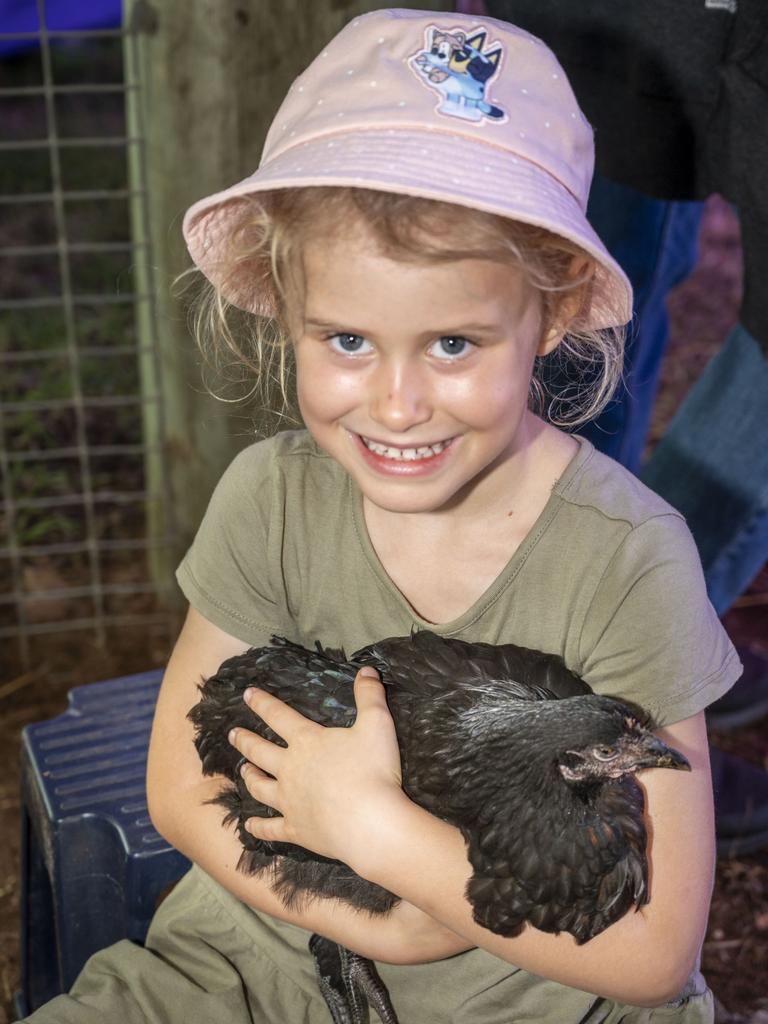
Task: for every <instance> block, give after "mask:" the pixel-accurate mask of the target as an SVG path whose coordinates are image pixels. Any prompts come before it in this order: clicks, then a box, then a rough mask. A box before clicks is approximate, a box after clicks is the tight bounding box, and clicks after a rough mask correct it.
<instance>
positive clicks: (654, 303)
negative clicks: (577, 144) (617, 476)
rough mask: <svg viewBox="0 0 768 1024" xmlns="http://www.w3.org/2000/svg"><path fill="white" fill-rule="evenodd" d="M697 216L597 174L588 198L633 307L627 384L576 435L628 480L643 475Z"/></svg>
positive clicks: (691, 206)
mask: <svg viewBox="0 0 768 1024" xmlns="http://www.w3.org/2000/svg"><path fill="white" fill-rule="evenodd" d="M701 213H702V203H698V202H668V201H665V200H660V199H651V198H650V197H649V196H645V195H643V194H642V193H640V192H636V191H635V190H634V189H632V188H628V187H627V186H625V185H618V184H616V183H615V182H613V181H609V180H608V179H607V178H603V177H602V176H601V175H595V180H594V182H593V183H592V190H591V192H590V194H589V206H588V207H587V217H588V219H589V221H590V223H591V224H592V226H593V227H594V229H595V231H597V233H598V235H599V236H600V238H601V239H602V241H603V244H604V245H605V247H606V248H607V249H608V251H609V252H610V254H611V255H612V256H613V258H614V259H615V260H616V262H617V263H618V264H619V265H620V266H621V267H622V268H623V270H624V272H625V274H626V275H627V277H628V278H629V280H630V281H631V282H632V288H633V290H634V293H635V307H634V317H633V320H632V324H631V325H630V327H629V328H628V329H627V341H626V348H625V353H624V381H623V383H622V384H621V385H620V386H619V389H618V391H617V393H616V396H615V397H614V398H613V399H612V400H611V402H610V403H609V404H608V406H607V407H606V408H605V410H604V411H603V412H602V413H601V414H600V415H599V416H598V418H597V419H596V420H593V421H592V422H591V423H589V424H587V425H586V426H585V427H581V428H580V429H579V433H580V434H582V435H583V436H585V437H588V438H589V440H590V441H591V442H592V443H593V444H594V445H595V447H596V448H599V449H600V451H602V452H605V454H606V455H610V456H611V458H612V459H616V461H617V462H620V463H621V464H622V466H626V467H627V469H629V470H631V471H632V472H633V473H637V472H638V470H639V469H640V459H641V456H642V454H643V449H644V447H645V441H646V438H647V436H648V428H649V426H650V422H651V413H652V411H653V403H654V401H655V399H656V391H657V389H658V385H659V371H660V369H661V360H662V356H663V355H664V351H665V349H666V347H667V336H668V320H667V309H666V298H667V294H668V293H669V292H670V291H671V289H672V288H674V287H675V285H677V284H679V283H680V282H681V281H683V280H684V279H685V278H686V277H687V276H688V274H690V272H691V270H692V269H693V267H694V266H695V264H696V257H697V246H696V239H697V234H698V229H699V222H700V221H701Z"/></svg>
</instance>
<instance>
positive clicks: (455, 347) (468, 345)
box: [432, 334, 473, 361]
mask: <svg viewBox="0 0 768 1024" xmlns="http://www.w3.org/2000/svg"><path fill="white" fill-rule="evenodd" d="M472 347H473V346H472V342H471V341H469V340H468V339H467V338H462V337H460V336H458V335H453V334H446V335H444V336H443V337H442V338H438V339H437V341H436V342H435V343H434V344H433V345H432V354H433V355H434V356H437V358H438V359H443V360H446V361H448V360H452V359H462V358H465V357H466V356H468V355H469V353H470V351H471V349H472Z"/></svg>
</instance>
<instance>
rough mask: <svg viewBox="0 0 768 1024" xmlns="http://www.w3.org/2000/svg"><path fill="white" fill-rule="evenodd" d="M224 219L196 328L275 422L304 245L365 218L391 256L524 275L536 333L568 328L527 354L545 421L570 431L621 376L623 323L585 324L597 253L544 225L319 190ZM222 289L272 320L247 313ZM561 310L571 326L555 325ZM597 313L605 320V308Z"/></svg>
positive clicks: (272, 195)
mask: <svg viewBox="0 0 768 1024" xmlns="http://www.w3.org/2000/svg"><path fill="white" fill-rule="evenodd" d="M227 215H228V224H229V244H228V245H227V247H226V251H227V257H226V264H225V265H223V266H217V268H216V271H217V276H218V278H219V280H220V281H222V282H223V284H222V288H221V291H219V290H217V289H215V288H214V287H213V285H210V284H209V285H207V287H205V288H204V289H203V291H202V292H201V294H200V295H199V296H198V297H197V300H196V302H195V303H194V305H193V307H192V324H193V332H194V335H195V338H196V339H197V342H198V345H199V346H200V349H201V351H202V353H203V355H204V358H205V362H206V365H207V366H208V367H209V368H210V369H213V370H215V371H216V373H217V374H218V375H219V379H223V380H224V381H225V382H226V383H227V384H228V385H231V384H233V383H235V384H237V385H239V386H241V387H242V385H243V384H245V383H246V382H247V383H248V386H247V387H246V389H245V393H243V394H240V395H239V396H238V398H250V397H254V396H256V397H257V398H258V400H259V402H260V404H261V406H262V408H263V409H264V410H266V411H270V412H272V413H273V414H277V416H278V417H283V418H287V419H293V418H294V417H295V399H294V397H293V390H294V383H293V363H292V358H291V354H292V349H291V345H290V330H289V319H290V311H291V309H292V308H296V307H295V306H294V303H297V302H300V301H301V298H302V286H303V282H302V280H301V259H300V254H301V250H302V247H303V245H304V244H305V243H306V242H307V241H309V240H313V239H316V238H323V237H325V238H327V237H329V234H330V235H334V234H335V235H338V234H339V233H340V232H342V231H343V232H349V231H350V230H351V229H352V228H353V227H354V226H355V224H364V225H367V226H368V227H369V228H370V229H371V230H372V231H373V232H374V234H375V237H376V239H377V241H378V242H379V244H380V245H381V248H382V252H383V253H384V254H385V255H387V256H389V257H391V258H395V259H402V260H413V261H414V262H448V261H452V260H459V259H478V258H482V259H490V260H498V261H500V262H503V263H508V264H510V266H514V267H516V268H519V269H520V270H521V271H522V272H523V274H524V275H525V276H526V278H527V280H528V281H529V282H530V284H531V285H533V287H534V288H536V289H537V290H538V292H539V293H540V295H541V302H542V337H543V336H544V335H545V334H546V333H547V332H548V331H549V330H551V329H553V328H557V326H558V324H560V326H562V327H564V328H565V333H564V335H563V338H562V340H561V341H560V343H559V344H558V345H557V346H556V348H555V349H554V351H553V352H551V353H550V354H549V355H547V356H544V357H537V358H536V361H535V365H534V373H533V377H532V380H531V387H530V398H529V406H530V408H531V409H532V410H533V411H534V412H536V413H538V414H539V415H541V416H543V417H544V418H546V419H547V420H549V422H551V423H553V424H555V425H556V426H562V427H568V428H573V427H576V426H579V425H581V424H583V423H586V422H587V421H588V420H591V419H593V418H594V417H595V416H596V415H597V414H598V413H599V412H600V411H601V410H602V409H603V408H604V406H605V405H606V404H607V402H608V401H609V399H610V397H611V395H612V393H613V391H614V389H615V387H616V385H617V383H618V381H619V380H620V378H621V371H622V358H623V346H624V331H623V328H608V329H603V330H595V329H592V328H589V327H587V323H588V314H589V313H590V310H591V308H592V304H593V302H594V301H595V296H594V289H593V279H594V272H595V264H594V260H593V259H592V257H590V256H589V255H588V254H587V253H586V252H584V250H582V249H581V248H580V247H579V246H577V245H576V244H575V243H573V242H571V241H569V240H568V239H565V238H562V237H560V236H559V235H556V234H554V233H552V232H550V231H547V230H545V229H544V228H539V227H535V226H533V225H530V224H524V223H521V222H519V221H513V220H510V219H508V218H506V217H500V216H498V215H496V214H492V213H486V212H484V211H481V210H477V209H473V208H470V207H463V206H459V205H457V204H453V203H445V202H441V201H438V200H433V199H423V198H418V197H414V196H408V195H401V194H398V193H392V192H382V191H375V190H372V189H363V188H341V187H324V186H311V187H304V188H291V189H278V190H275V191H273V192H269V193H259V194H257V195H252V196H247V197H243V198H242V199H237V200H233V201H232V202H231V204H230V206H229V207H228V210H227ZM224 294H227V295H230V296H234V297H236V298H237V302H238V304H239V305H242V306H244V307H250V308H252V309H257V308H260V309H262V310H265V311H268V313H269V315H262V314H260V313H252V312H245V311H244V310H243V309H241V308H239V307H238V306H236V305H234V304H233V303H232V302H231V301H228V300H227V299H225V298H224ZM566 307H567V310H568V313H567V321H568V322H567V324H561V323H560V322H561V319H562V317H563V311H564V309H565V308H566ZM601 312H602V313H603V314H604V315H605V314H606V313H607V316H606V317H605V318H606V319H607V320H610V318H611V315H612V313H613V312H614V311H611V310H601ZM614 318H615V319H616V320H617V321H618V320H619V319H620V316H619V314H616V315H615V317H614ZM233 371H234V372H233ZM212 390H213V389H212ZM218 397H226V396H224V395H222V394H221V393H220V392H219V394H218ZM276 398H277V402H276V401H275V399H276ZM228 400H230V401H234V400H238V399H232V398H230V399H228Z"/></svg>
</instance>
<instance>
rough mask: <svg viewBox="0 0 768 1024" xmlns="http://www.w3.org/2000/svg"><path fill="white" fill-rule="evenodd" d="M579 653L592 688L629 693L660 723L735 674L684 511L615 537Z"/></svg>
mask: <svg viewBox="0 0 768 1024" xmlns="http://www.w3.org/2000/svg"><path fill="white" fill-rule="evenodd" d="M581 660H582V675H583V676H584V678H585V679H586V681H587V682H588V683H589V685H590V686H591V687H592V689H593V690H595V691H596V692H598V693H604V694H609V695H611V696H615V697H619V698H624V699H627V700H631V701H634V702H635V703H637V704H639V705H641V706H642V707H643V708H644V709H645V710H646V711H647V712H649V713H650V714H651V715H652V717H653V719H654V720H655V722H656V723H657V724H658V725H671V724H672V723H674V722H679V721H681V720H682V719H684V718H688V717H690V716H691V715H694V714H696V713H697V712H699V711H702V710H703V709H704V708H706V707H707V706H708V705H709V704H711V703H712V702H713V701H714V700H716V699H717V698H718V697H720V696H722V694H723V693H725V692H726V691H727V690H729V689H730V687H731V686H732V685H733V684H734V682H735V681H736V680H737V679H738V678H739V676H740V675H741V671H742V667H741V663H740V661H739V659H738V656H737V655H736V651H735V649H734V647H733V645H732V644H731V641H730V639H729V638H728V635H727V633H726V632H725V630H724V629H723V626H722V624H721V623H720V621H719V619H718V617H717V614H716V612H715V610H714V608H713V607H712V605H711V604H710V601H709V598H708V597H707V591H706V586H705V582H704V576H703V573H702V569H701V563H700V561H699V556H698V551H697V549H696V545H695V543H694V540H693V538H692V536H691V534H690V531H689V530H688V527H687V526H686V525H685V521H684V520H683V519H682V518H681V517H679V516H677V515H674V514H669V515H660V516H656V517H654V518H652V519H649V520H647V521H646V522H644V523H642V524H641V525H639V526H636V527H634V528H633V529H632V530H630V531H629V533H628V534H627V535H626V537H625V538H624V540H623V541H622V543H621V544H620V545H619V547H618V549H617V550H616V552H615V554H614V556H613V558H612V559H611V561H610V563H609V565H608V566H607V568H606V570H605V572H604V574H603V576H602V579H601V581H600V583H599V585H598V587H597V589H596V591H595V594H594V598H593V600H592V603H591V606H590V608H589V611H588V613H587V616H586V618H585V621H584V626H583V630H582V638H581Z"/></svg>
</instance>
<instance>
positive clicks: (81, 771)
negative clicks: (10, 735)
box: [17, 670, 189, 1014]
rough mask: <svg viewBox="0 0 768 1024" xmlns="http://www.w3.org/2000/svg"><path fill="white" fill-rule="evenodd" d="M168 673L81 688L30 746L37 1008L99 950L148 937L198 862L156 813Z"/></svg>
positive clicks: (27, 897)
mask: <svg viewBox="0 0 768 1024" xmlns="http://www.w3.org/2000/svg"><path fill="white" fill-rule="evenodd" d="M161 678H162V672H161V671H159V670H158V671H153V672H144V673H141V674H139V675H134V676H123V677H121V678H117V679H109V680H107V681H105V682H100V683H92V684H90V685H87V686H78V687H76V688H75V689H73V690H71V691H70V693H69V706H68V707H67V709H66V711H64V712H63V714H61V715H59V716H58V717H56V718H53V719H50V720H49V721H47V722H37V723H35V724H33V725H29V726H27V727H26V729H25V730H24V733H23V743H22V764H21V781H22V811H23V813H22V880H21V885H22V892H21V932H22V935H21V978H22V988H21V992H20V993H19V996H18V998H17V1008H18V1009H19V1010H20V1012H22V1013H25V1014H26V1013H30V1012H31V1011H32V1010H34V1009H36V1008H37V1007H38V1006H40V1005H41V1004H42V1003H43V1002H46V1001H47V1000H48V999H51V998H52V997H53V996H55V995H57V994H58V993H59V992H62V991H66V990H67V989H68V988H70V986H71V985H72V983H73V981H74V980H75V978H76V977H77V975H78V974H79V972H80V970H81V968H82V967H83V965H84V964H85V961H86V960H87V959H88V957H89V956H91V955H92V954H93V953H95V952H97V951H98V950H99V949H103V948H104V947H105V946H108V945H111V944H112V943H114V942H117V941H119V940H120V939H124V938H127V939H132V940H134V941H137V942H142V941H143V939H144V937H145V935H146V932H147V928H148V927H149V922H150V920H151V918H152V915H153V914H154V911H155V907H156V904H157V901H158V898H159V897H160V896H161V894H162V893H163V890H164V889H166V888H167V887H168V886H169V885H171V884H172V883H173V882H175V881H176V880H178V878H180V877H181V875H183V874H184V872H185V871H186V870H187V868H188V867H189V862H188V861H187V860H186V858H185V857H183V856H182V855H181V854H180V853H178V851H176V850H174V849H173V847H171V846H170V845H169V844H168V843H167V842H166V840H165V839H163V838H162V836H160V835H159V834H158V833H157V832H156V831H155V829H154V827H153V825H152V822H151V821H150V818H149V813H148V811H147V796H146V785H145V773H146V763H147V748H148V745H149V734H150V729H151V726H152V717H153V715H154V710H155V703H156V701H157V693H158V689H159V686H160V680H161Z"/></svg>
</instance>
